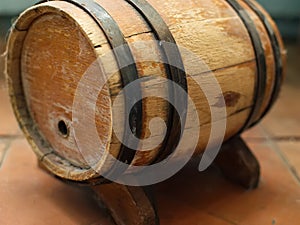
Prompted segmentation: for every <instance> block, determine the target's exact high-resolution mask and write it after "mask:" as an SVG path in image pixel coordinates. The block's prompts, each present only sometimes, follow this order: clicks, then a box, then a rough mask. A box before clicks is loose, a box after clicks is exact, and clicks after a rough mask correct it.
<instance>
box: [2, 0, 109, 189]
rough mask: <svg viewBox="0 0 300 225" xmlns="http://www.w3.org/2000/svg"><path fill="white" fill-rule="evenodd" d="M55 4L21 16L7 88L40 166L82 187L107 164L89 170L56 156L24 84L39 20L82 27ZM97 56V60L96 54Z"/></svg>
mask: <svg viewBox="0 0 300 225" xmlns="http://www.w3.org/2000/svg"><path fill="white" fill-rule="evenodd" d="M53 2H55V1H52V2H51V1H50V2H49V1H48V2H45V3H41V4H38V5H35V6H32V7H30V8H28V9H27V10H25V11H24V12H23V13H21V14H20V16H19V17H18V19H17V20H16V21H15V23H14V25H13V27H12V28H11V30H10V33H9V36H8V41H7V49H8V52H7V56H6V61H7V65H6V71H5V73H6V77H7V85H8V90H9V96H10V100H11V104H12V108H13V112H14V114H15V117H16V118H17V121H18V123H19V126H20V128H21V130H22V131H23V133H24V135H25V137H26V139H27V141H28V142H29V144H30V146H31V147H32V149H33V151H34V152H35V154H36V156H37V157H38V160H39V161H40V163H41V164H42V165H43V166H44V167H45V168H46V169H47V170H48V171H50V172H51V173H53V174H54V175H55V176H58V177H60V178H62V179H67V180H70V181H76V182H80V181H82V183H85V181H87V180H94V179H95V178H97V177H99V174H98V173H97V171H96V170H95V167H96V168H98V167H100V166H101V165H103V163H104V162H105V160H101V161H102V163H101V162H100V164H99V165H98V164H97V165H96V166H95V167H94V168H86V169H85V168H81V167H79V166H76V165H73V164H72V163H70V161H68V160H67V159H65V158H63V157H62V156H60V155H59V154H57V152H55V151H54V149H53V148H52V147H51V144H50V143H49V142H48V141H47V140H46V139H45V138H44V137H43V136H42V135H41V134H40V132H39V131H38V128H37V127H36V126H35V125H34V120H33V118H32V116H31V115H30V113H29V110H28V106H27V103H26V98H25V95H24V89H23V84H22V78H21V77H22V75H21V54H22V46H23V45H22V43H23V42H24V40H25V38H26V34H27V31H28V29H29V28H30V26H31V24H32V23H33V22H34V21H35V20H36V19H37V18H39V17H41V16H43V15H44V14H49V13H54V14H60V15H64V16H66V18H68V19H70V20H72V21H73V22H74V23H76V24H79V22H78V21H77V20H76V18H74V17H72V16H70V15H69V14H68V13H67V12H65V11H64V10H62V9H61V8H58V7H56V6H55V5H53V4H51V3H53ZM61 2H62V1H61ZM64 3H65V4H69V6H70V7H72V6H73V7H76V6H74V5H73V4H71V3H68V2H65V1H64ZM78 29H79V30H80V31H81V33H82V34H83V35H84V36H85V37H86V40H87V41H88V42H89V44H90V45H91V46H93V44H92V42H91V41H90V40H89V38H88V36H87V33H86V32H85V30H84V28H83V27H82V26H78ZM95 56H96V57H97V53H96V52H95ZM16 65H18V66H16ZM110 110H111V108H110ZM111 129H112V126H111ZM111 129H110V130H111ZM111 133H112V131H110V136H111ZM52 156H54V157H52ZM54 159H55V160H54ZM99 182H100V183H103V182H104V181H103V180H101V181H98V180H97V181H94V183H99Z"/></svg>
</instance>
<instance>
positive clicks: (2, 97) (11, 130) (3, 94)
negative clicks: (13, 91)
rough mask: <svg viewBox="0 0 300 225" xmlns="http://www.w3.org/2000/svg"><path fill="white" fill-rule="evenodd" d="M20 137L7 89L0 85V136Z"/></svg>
mask: <svg viewBox="0 0 300 225" xmlns="http://www.w3.org/2000/svg"><path fill="white" fill-rule="evenodd" d="M3 135H4V136H9V135H22V134H21V131H20V128H19V126H18V124H17V121H16V119H15V116H14V114H13V111H12V108H11V104H10V102H9V97H8V92H7V89H6V88H5V87H4V86H3V85H2V86H1V83H0V136H3Z"/></svg>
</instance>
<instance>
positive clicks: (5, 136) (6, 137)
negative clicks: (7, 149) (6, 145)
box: [0, 134, 24, 141]
mask: <svg viewBox="0 0 300 225" xmlns="http://www.w3.org/2000/svg"><path fill="white" fill-rule="evenodd" d="M22 138H24V136H23V135H21V134H15V135H10V134H2V135H1V134H0V140H4V141H5V140H10V141H12V140H16V139H22Z"/></svg>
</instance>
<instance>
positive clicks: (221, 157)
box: [215, 137, 260, 189]
mask: <svg viewBox="0 0 300 225" xmlns="http://www.w3.org/2000/svg"><path fill="white" fill-rule="evenodd" d="M215 164H216V165H217V166H218V167H219V168H220V170H221V171H222V172H223V174H224V175H225V176H226V177H227V178H228V179H230V180H232V181H233V182H235V183H238V184H240V185H242V186H243V187H245V188H247V189H254V188H257V186H258V183H259V177H260V166H259V163H258V161H257V159H256V158H255V156H254V155H253V154H252V152H251V150H250V149H249V147H248V146H247V144H246V143H245V142H244V140H243V139H242V138H241V137H234V138H232V139H231V140H229V141H227V142H225V143H224V144H223V146H222V149H221V151H220V152H219V154H218V156H217V158H216V159H215Z"/></svg>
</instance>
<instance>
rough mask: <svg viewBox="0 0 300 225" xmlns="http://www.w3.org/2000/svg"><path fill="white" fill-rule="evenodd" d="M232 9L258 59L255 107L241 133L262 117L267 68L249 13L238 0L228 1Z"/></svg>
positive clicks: (259, 40)
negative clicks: (241, 23) (249, 39)
mask: <svg viewBox="0 0 300 225" xmlns="http://www.w3.org/2000/svg"><path fill="white" fill-rule="evenodd" d="M226 1H227V2H228V3H229V4H230V5H231V7H232V8H233V9H234V10H235V11H236V13H237V14H238V16H239V17H240V19H241V20H242V22H243V23H244V25H245V27H246V29H247V31H248V34H249V36H250V38H251V42H252V45H253V48H254V52H255V59H256V67H257V73H256V84H255V85H256V87H255V92H254V98H253V106H252V110H251V112H250V115H249V117H248V119H247V120H246V122H245V124H244V126H243V127H242V129H241V130H240V132H239V133H241V132H243V131H244V130H246V129H247V128H249V127H251V126H252V125H253V124H254V123H255V122H256V119H257V118H258V117H259V116H260V109H261V106H262V104H263V101H264V98H265V92H266V85H267V66H266V56H265V52H264V49H263V46H262V42H261V39H260V36H259V33H258V30H257V29H256V26H255V24H254V22H253V20H252V19H251V18H250V15H249V14H248V13H247V11H246V10H245V9H244V8H243V7H242V6H241V5H240V4H239V3H238V2H237V1H236V0H226Z"/></svg>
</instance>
